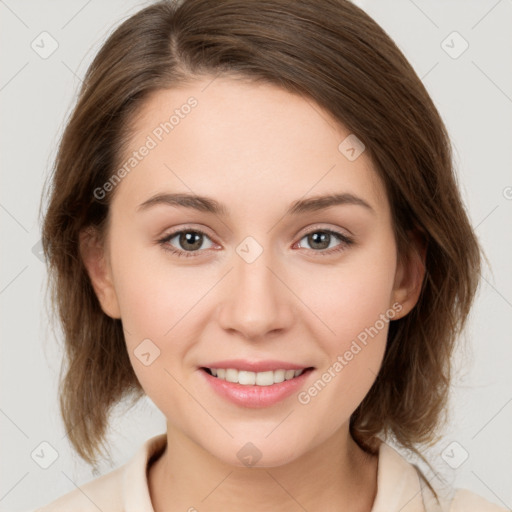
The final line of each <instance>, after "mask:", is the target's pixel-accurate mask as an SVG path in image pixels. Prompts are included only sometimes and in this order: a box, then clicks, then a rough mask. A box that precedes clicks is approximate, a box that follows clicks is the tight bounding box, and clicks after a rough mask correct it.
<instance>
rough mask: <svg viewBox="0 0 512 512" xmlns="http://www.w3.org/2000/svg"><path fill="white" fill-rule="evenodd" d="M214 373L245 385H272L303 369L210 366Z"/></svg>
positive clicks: (291, 376) (289, 377) (218, 376)
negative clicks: (240, 368) (237, 368)
mask: <svg viewBox="0 0 512 512" xmlns="http://www.w3.org/2000/svg"><path fill="white" fill-rule="evenodd" d="M209 370H210V371H211V372H212V375H214V376H215V377H217V378H218V379H222V380H226V381H228V382H234V383H238V384H243V385H245V386H254V385H256V386H271V385H272V384H278V383H279V382H283V381H285V380H290V379H293V378H295V377H298V376H299V375H301V374H302V372H303V371H304V369H302V370H274V371H268V372H248V371H245V370H236V369H234V368H228V369H224V368H209Z"/></svg>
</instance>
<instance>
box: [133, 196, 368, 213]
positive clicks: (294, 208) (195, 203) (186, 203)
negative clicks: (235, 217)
mask: <svg viewBox="0 0 512 512" xmlns="http://www.w3.org/2000/svg"><path fill="white" fill-rule="evenodd" d="M161 204H164V205H169V206H181V207H184V208H191V209H194V210H198V211H201V212H206V213H212V214H214V215H218V216H221V217H226V216H228V210H227V208H226V207H225V206H224V205H223V204H221V203H219V202H218V201H216V200H215V199H213V198H211V197H206V196H198V195H196V194H188V193H177V194H168V193H162V194H156V195H154V196H152V197H150V198H149V199H147V200H146V201H144V202H143V203H141V204H140V205H139V206H138V207H137V211H144V210H148V209H149V208H151V207H153V206H156V205H161ZM338 205H356V206H362V207H364V208H365V209H367V210H369V211H370V212H372V213H376V212H375V210H374V209H373V207H372V206H370V204H369V203H368V202H366V201H365V200H364V199H362V198H361V197H358V196H356V195H354V194H351V193H342V194H328V195H321V196H315V197H310V198H308V199H299V200H297V201H294V202H293V203H292V204H291V205H290V206H289V208H288V210H287V211H286V213H285V215H300V214H304V213H310V212H315V211H319V210H324V209H327V208H331V207H332V206H338Z"/></svg>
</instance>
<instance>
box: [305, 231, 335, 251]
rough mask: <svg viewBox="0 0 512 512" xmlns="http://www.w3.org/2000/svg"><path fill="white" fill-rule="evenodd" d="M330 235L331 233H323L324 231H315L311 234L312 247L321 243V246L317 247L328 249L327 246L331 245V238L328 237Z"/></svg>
mask: <svg viewBox="0 0 512 512" xmlns="http://www.w3.org/2000/svg"><path fill="white" fill-rule="evenodd" d="M329 237H330V234H329V233H322V232H317V233H313V234H312V235H309V239H310V240H309V241H310V243H311V241H312V243H311V246H312V247H315V244H319V245H320V247H318V246H317V247H316V248H317V249H327V247H329V240H328V238H329Z"/></svg>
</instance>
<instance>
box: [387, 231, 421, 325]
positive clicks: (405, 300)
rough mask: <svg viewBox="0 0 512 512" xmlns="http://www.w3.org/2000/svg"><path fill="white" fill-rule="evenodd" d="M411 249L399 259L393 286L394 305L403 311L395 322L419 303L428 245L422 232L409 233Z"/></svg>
mask: <svg viewBox="0 0 512 512" xmlns="http://www.w3.org/2000/svg"><path fill="white" fill-rule="evenodd" d="M408 238H409V240H410V242H409V248H408V250H407V254H403V255H401V256H399V257H398V264H397V268H396V274H395V282H394V286H393V294H392V299H393V301H392V303H396V302H398V303H399V304H401V306H402V309H401V310H400V314H399V315H398V316H396V317H395V320H397V319H398V318H402V317H404V316H406V315H407V314H408V313H409V312H410V311H411V310H412V309H413V308H414V306H415V305H416V303H417V302H418V298H419V296H420V293H421V288H422V285H423V280H424V278H425V270H426V268H425V261H426V255H427V243H426V241H425V240H426V239H425V237H424V236H423V234H422V232H421V231H419V230H411V231H409V232H408Z"/></svg>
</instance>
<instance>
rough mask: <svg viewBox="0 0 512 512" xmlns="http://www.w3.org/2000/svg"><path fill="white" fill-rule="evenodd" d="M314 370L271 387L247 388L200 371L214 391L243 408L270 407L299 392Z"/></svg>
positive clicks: (306, 371)
mask: <svg viewBox="0 0 512 512" xmlns="http://www.w3.org/2000/svg"><path fill="white" fill-rule="evenodd" d="M312 370H313V369H311V368H310V369H308V370H305V371H304V372H303V373H302V374H301V375H299V376H298V377H294V378H293V379H290V380H285V381H283V382H279V383H277V384H272V385H271V386H247V385H244V384H238V383H235V382H228V381H227V380H222V379H218V378H217V377H214V376H213V375H210V374H209V373H208V372H206V371H205V370H202V369H201V370H199V371H200V372H201V373H202V374H203V375H204V377H205V378H206V381H207V382H208V383H209V384H210V386H211V387H212V388H213V390H214V391H215V392H216V393H218V394H219V395H220V396H222V397H224V398H226V399H227V400H229V401H230V402H232V403H234V404H236V405H241V406H243V407H252V408H258V407H269V406H271V405H274V404H277V403H278V402H280V401H281V400H284V399H285V398H287V397H289V396H290V395H292V394H293V393H295V392H297V391H298V390H299V389H300V387H301V386H302V385H303V384H304V382H305V380H306V379H307V378H308V377H309V374H310V373H311V372H312Z"/></svg>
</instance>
